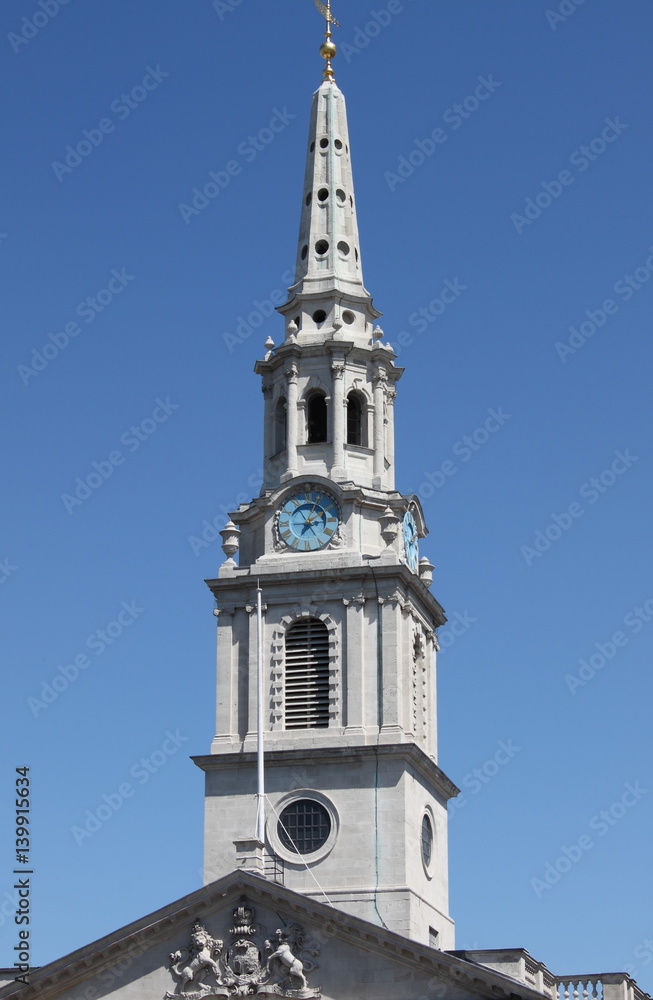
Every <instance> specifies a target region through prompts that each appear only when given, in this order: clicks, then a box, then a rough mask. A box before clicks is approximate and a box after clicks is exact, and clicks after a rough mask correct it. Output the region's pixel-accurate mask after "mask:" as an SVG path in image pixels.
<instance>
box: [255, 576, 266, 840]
mask: <svg viewBox="0 0 653 1000" xmlns="http://www.w3.org/2000/svg"><path fill="white" fill-rule="evenodd" d="M256 619H257V626H258V628H257V636H256V665H257V680H258V712H257V715H258V719H257V725H256V751H257V763H258V794H257V796H256V799H257V804H256V805H257V807H256V836H257V839H258V840H260V842H261V843H262V844H263V843H265V806H264V804H265V757H264V749H263V607H262V603H261V581H260V580H257V587H256Z"/></svg>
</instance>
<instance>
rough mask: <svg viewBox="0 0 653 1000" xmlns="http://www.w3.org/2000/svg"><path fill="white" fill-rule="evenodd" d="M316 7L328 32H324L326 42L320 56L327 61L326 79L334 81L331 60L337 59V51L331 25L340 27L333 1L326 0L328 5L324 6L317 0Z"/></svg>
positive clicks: (321, 48)
mask: <svg viewBox="0 0 653 1000" xmlns="http://www.w3.org/2000/svg"><path fill="white" fill-rule="evenodd" d="M315 6H316V7H317V9H318V10H319V12H320V14H321V15H322V17H323V18H324V20H325V21H326V31H325V32H324V42H323V43H322V45H321V46H320V55H321V56H322V58H323V59H326V67H325V69H324V79H325V80H333V68H332V66H331V60H332V59H335V57H336V53H337V51H338V50H337V49H336V47H335V45H334V44H333V42H332V41H331V25H332V24H335V26H336V28H339V27H340V24H339V23H338V21H336V19H335V17H334V16H333V14H332V13H331V0H326V4H323V3H322V2H321V0H315Z"/></svg>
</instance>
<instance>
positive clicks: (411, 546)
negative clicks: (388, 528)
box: [403, 510, 419, 573]
mask: <svg viewBox="0 0 653 1000" xmlns="http://www.w3.org/2000/svg"><path fill="white" fill-rule="evenodd" d="M403 532H404V551H405V553H406V562H407V563H408V565H409V566H410V568H411V569H412V571H413V573H416V572H417V567H418V565H419V535H418V534H417V525H416V524H415V518H414V517H413V513H412V511H410V510H407V511H406V513H405V514H404V524H403Z"/></svg>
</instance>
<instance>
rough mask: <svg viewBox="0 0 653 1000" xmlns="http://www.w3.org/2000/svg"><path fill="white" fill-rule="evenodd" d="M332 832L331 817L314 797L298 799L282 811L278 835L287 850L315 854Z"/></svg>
mask: <svg viewBox="0 0 653 1000" xmlns="http://www.w3.org/2000/svg"><path fill="white" fill-rule="evenodd" d="M330 834H331V817H330V816H329V813H328V811H327V810H326V809H325V808H324V806H323V805H321V803H319V802H316V801H315V800H314V799H298V800H297V801H296V802H291V803H290V805H289V806H286V808H285V809H284V810H283V812H282V813H281V816H280V817H279V823H278V826H277V835H278V837H279V840H280V842H281V843H282V844H283V846H284V847H285V848H287V850H289V851H292V852H293V853H299V854H314V853H315V851H319V849H320V848H321V847H324V845H325V844H326V842H327V840H328V839H329V836H330Z"/></svg>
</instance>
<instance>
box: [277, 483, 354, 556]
mask: <svg viewBox="0 0 653 1000" xmlns="http://www.w3.org/2000/svg"><path fill="white" fill-rule="evenodd" d="M339 523H340V514H339V512H338V507H337V506H336V502H335V500H332V499H331V497H330V496H329V495H328V493H322V492H321V491H320V490H312V491H310V492H305V493H295V494H294V496H291V497H290V498H289V499H288V500H286V502H285V503H284V505H283V507H282V508H281V510H280V511H279V520H278V529H279V535H280V537H281V538H282V539H283V541H284V542H285V543H286V545H289V546H290V548H291V549H297V551H298V552H314V551H315V550H316V549H322V548H324V546H325V545H328V543H329V542H330V541H331V539H332V538H333V536H334V535H335V533H336V531H337V530H338V524H339Z"/></svg>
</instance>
